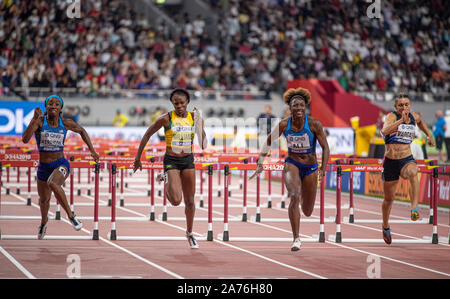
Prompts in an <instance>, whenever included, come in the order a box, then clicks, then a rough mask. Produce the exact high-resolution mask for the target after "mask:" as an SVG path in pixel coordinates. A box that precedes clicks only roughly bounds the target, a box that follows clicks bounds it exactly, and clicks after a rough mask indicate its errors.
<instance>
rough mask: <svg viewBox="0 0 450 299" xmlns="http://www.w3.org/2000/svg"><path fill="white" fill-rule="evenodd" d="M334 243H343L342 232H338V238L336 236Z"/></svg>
mask: <svg viewBox="0 0 450 299" xmlns="http://www.w3.org/2000/svg"><path fill="white" fill-rule="evenodd" d="M334 241H335V242H336V243H342V233H341V232H336V236H335V239H334Z"/></svg>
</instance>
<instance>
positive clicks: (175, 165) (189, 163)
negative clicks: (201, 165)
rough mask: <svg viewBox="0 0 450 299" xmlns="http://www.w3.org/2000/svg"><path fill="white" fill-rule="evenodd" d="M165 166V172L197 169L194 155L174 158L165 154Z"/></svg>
mask: <svg viewBox="0 0 450 299" xmlns="http://www.w3.org/2000/svg"><path fill="white" fill-rule="evenodd" d="M163 165H164V172H166V171H168V170H171V169H178V170H180V171H182V170H184V169H194V168H195V164H194V155H193V154H189V155H187V156H184V157H174V156H169V155H167V154H165V155H164V160H163Z"/></svg>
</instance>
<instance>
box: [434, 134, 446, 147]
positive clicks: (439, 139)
mask: <svg viewBox="0 0 450 299" xmlns="http://www.w3.org/2000/svg"><path fill="white" fill-rule="evenodd" d="M434 139H436V149H437V150H441V149H442V143H444V136H441V135H438V136H435V137H434Z"/></svg>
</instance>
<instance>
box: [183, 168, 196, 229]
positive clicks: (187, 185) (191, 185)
mask: <svg viewBox="0 0 450 299" xmlns="http://www.w3.org/2000/svg"><path fill="white" fill-rule="evenodd" d="M181 184H182V188H183V197H184V204H185V208H184V212H185V214H186V231H187V232H188V233H191V232H192V228H193V225H194V216H195V201H194V196H195V169H194V168H192V169H184V170H183V171H181Z"/></svg>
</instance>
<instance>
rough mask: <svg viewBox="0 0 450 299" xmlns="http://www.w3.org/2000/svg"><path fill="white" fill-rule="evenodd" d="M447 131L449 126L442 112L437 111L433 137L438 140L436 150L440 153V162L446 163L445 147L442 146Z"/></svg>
mask: <svg viewBox="0 0 450 299" xmlns="http://www.w3.org/2000/svg"><path fill="white" fill-rule="evenodd" d="M446 129H447V126H446V123H445V119H444V114H443V113H442V110H436V122H435V123H434V130H433V135H434V138H435V139H436V149H437V150H438V151H439V161H446V158H445V154H444V147H443V145H442V144H443V143H444V137H445V131H446Z"/></svg>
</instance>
